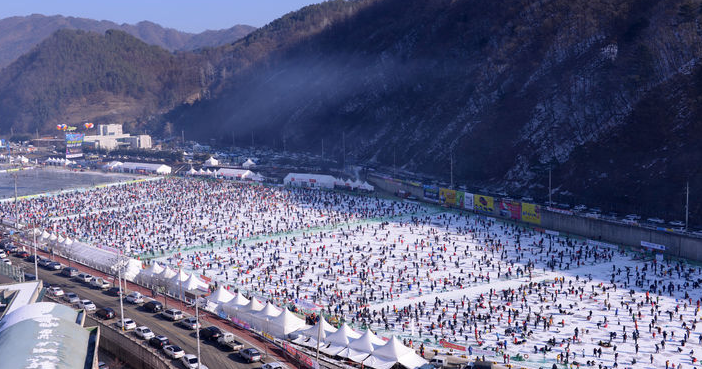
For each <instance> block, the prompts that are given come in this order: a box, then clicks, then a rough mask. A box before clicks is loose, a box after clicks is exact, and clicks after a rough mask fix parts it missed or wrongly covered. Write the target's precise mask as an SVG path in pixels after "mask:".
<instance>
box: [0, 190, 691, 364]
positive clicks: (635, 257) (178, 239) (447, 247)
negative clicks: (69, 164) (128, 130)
mask: <svg viewBox="0 0 702 369" xmlns="http://www.w3.org/2000/svg"><path fill="white" fill-rule="evenodd" d="M1 206H3V207H8V206H12V205H11V204H3V205H1ZM20 206H21V210H22V211H24V212H25V214H29V215H26V217H27V219H25V220H28V221H31V220H32V219H41V218H42V214H46V215H48V216H50V217H51V218H50V219H46V220H43V222H44V223H45V226H46V227H50V228H52V229H55V230H56V231H57V232H59V233H62V234H64V235H68V236H70V237H72V238H80V239H84V240H87V241H90V242H93V243H101V244H105V245H115V246H118V247H119V246H121V245H129V246H131V248H132V250H134V251H136V252H138V253H141V254H142V256H149V255H150V252H151V251H155V256H156V260H158V261H159V262H162V263H164V264H168V265H171V266H173V267H178V266H181V267H183V268H184V269H185V270H186V271H191V270H192V271H197V272H198V273H201V274H205V275H206V276H208V277H210V278H212V279H213V281H216V282H217V283H218V284H227V285H231V286H232V288H234V289H239V290H240V291H243V292H246V293H248V294H252V295H256V296H259V297H262V298H265V299H272V300H274V301H276V302H278V303H281V304H282V303H290V302H292V303H296V304H297V305H298V306H299V307H311V306H315V305H316V306H319V307H322V308H323V309H324V311H325V313H326V314H327V315H328V316H331V317H334V318H336V319H339V320H344V321H346V322H347V323H349V324H350V325H352V326H353V327H354V328H356V329H363V328H365V327H371V328H372V329H373V330H375V331H377V333H379V334H380V335H384V336H390V335H393V334H394V335H398V336H400V337H402V338H404V339H406V340H410V339H412V342H413V344H414V346H415V347H419V344H420V343H423V344H424V346H425V350H426V351H429V350H430V349H433V348H438V347H440V344H439V341H440V340H442V339H443V340H446V341H449V342H451V343H455V344H457V345H461V346H469V347H471V349H470V350H471V352H472V353H473V355H476V354H479V355H483V354H486V355H487V354H488V353H489V351H488V350H491V349H494V348H498V347H499V348H500V350H502V352H504V354H505V355H506V356H507V357H509V358H510V360H512V363H513V364H516V365H517V366H518V367H520V366H521V367H529V368H539V367H549V368H550V367H551V365H552V363H554V362H557V361H558V360H559V357H560V358H562V360H564V359H565V357H566V356H567V357H568V363H569V364H572V363H576V362H577V363H578V364H580V366H587V363H588V362H591V363H592V364H593V365H594V367H598V366H599V365H600V364H601V365H603V366H606V367H612V366H613V365H614V363H615V360H616V362H617V363H618V366H620V367H636V368H665V367H666V361H668V364H670V365H671V366H672V364H675V366H676V367H677V366H678V365H680V367H682V368H692V367H696V366H697V365H696V363H693V360H694V359H693V358H694V357H696V354H697V351H700V350H702V347H700V339H701V338H700V337H702V336H701V335H700V331H699V330H698V329H697V326H696V323H697V322H696V320H697V314H698V310H699V305H698V304H699V299H700V286H699V282H701V281H702V275H701V272H700V268H699V267H697V266H691V265H688V264H684V263H682V264H681V263H678V262H668V261H665V262H663V263H655V262H654V261H653V258H652V257H649V256H643V255H640V254H635V253H622V252H620V251H618V250H614V249H608V248H599V247H592V246H588V245H587V244H585V243H584V242H583V241H582V240H575V239H565V238H562V237H556V236H550V235H546V234H543V233H540V232H536V231H534V230H533V229H531V228H527V227H522V226H515V225H513V224H511V223H505V222H501V221H496V220H494V219H490V218H486V217H482V216H477V215H469V214H466V213H455V212H448V211H444V210H442V209H438V208H436V207H428V206H422V205H416V204H412V203H404V202H396V201H390V200H383V199H376V198H374V197H372V196H371V197H358V196H353V195H348V194H339V193H332V192H320V191H310V190H300V189H287V188H280V187H263V186H250V185H242V184H235V183H229V182H218V181H202V180H190V179H175V178H169V179H164V180H161V181H152V182H150V183H147V184H133V185H126V186H116V187H111V188H109V189H97V190H94V191H86V192H81V193H78V194H77V195H76V196H74V197H71V196H63V195H62V196H59V197H54V198H52V200H51V201H47V200H43V201H41V200H28V201H22V202H20ZM0 210H3V211H11V209H0ZM161 250H163V252H164V253H163V256H161ZM647 291H649V292H647ZM507 328H512V329H516V331H517V333H514V334H509V333H506V329H507ZM576 328H577V330H578V333H577V336H576V333H575V330H576ZM637 330H638V331H637ZM635 332H638V337H636V339H635V338H634V336H635ZM614 334H616V336H614ZM625 335H626V339H625V338H624V337H625ZM549 340H550V341H551V342H550V343H549ZM663 342H664V343H665V346H663ZM601 343H602V344H604V346H602V345H601ZM683 343H684V344H683ZM637 345H638V353H636V346H637ZM608 346H609V347H608ZM656 346H658V348H657V347H656ZM615 347H616V351H615ZM544 348H546V349H547V350H546V351H545V352H543V349H544ZM593 349H601V350H602V354H601V355H599V353H597V354H594V352H593ZM657 350H658V352H657ZM498 351H499V350H498ZM518 354H519V355H521V356H528V358H527V359H526V360H525V361H520V362H515V361H514V357H515V355H518ZM500 355H501V354H500ZM615 355H616V357H615ZM651 358H652V359H653V363H651ZM492 359H493V360H496V361H502V360H503V358H502V356H498V357H497V358H492ZM634 360H636V363H634Z"/></svg>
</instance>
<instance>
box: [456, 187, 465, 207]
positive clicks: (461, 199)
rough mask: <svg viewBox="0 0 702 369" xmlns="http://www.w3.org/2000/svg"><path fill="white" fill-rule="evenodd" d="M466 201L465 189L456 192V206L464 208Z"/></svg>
mask: <svg viewBox="0 0 702 369" xmlns="http://www.w3.org/2000/svg"><path fill="white" fill-rule="evenodd" d="M465 202H466V193H465V192H463V191H457V192H456V207H457V208H460V209H464V207H463V206H464V203H465Z"/></svg>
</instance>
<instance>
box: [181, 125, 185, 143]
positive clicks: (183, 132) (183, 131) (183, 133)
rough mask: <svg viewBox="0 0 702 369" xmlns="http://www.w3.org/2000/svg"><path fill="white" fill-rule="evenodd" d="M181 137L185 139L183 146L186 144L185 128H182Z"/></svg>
mask: <svg viewBox="0 0 702 369" xmlns="http://www.w3.org/2000/svg"><path fill="white" fill-rule="evenodd" d="M180 139H181V140H183V146H185V130H184V129H181V130H180Z"/></svg>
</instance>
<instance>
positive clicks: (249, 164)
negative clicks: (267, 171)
mask: <svg viewBox="0 0 702 369" xmlns="http://www.w3.org/2000/svg"><path fill="white" fill-rule="evenodd" d="M255 166H256V163H254V161H253V160H251V158H248V159H246V161H245V162H244V164H241V167H242V168H244V169H251V168H253V167H255Z"/></svg>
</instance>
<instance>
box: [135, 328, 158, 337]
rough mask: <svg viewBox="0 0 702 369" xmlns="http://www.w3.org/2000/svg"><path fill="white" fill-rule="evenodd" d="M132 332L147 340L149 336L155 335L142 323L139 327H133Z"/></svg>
mask: <svg viewBox="0 0 702 369" xmlns="http://www.w3.org/2000/svg"><path fill="white" fill-rule="evenodd" d="M134 334H136V335H137V337H139V338H141V339H143V340H148V339H150V338H151V337H153V336H155V334H154V332H152V331H151V329H149V327H147V326H143V325H142V326H141V327H136V329H134Z"/></svg>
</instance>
